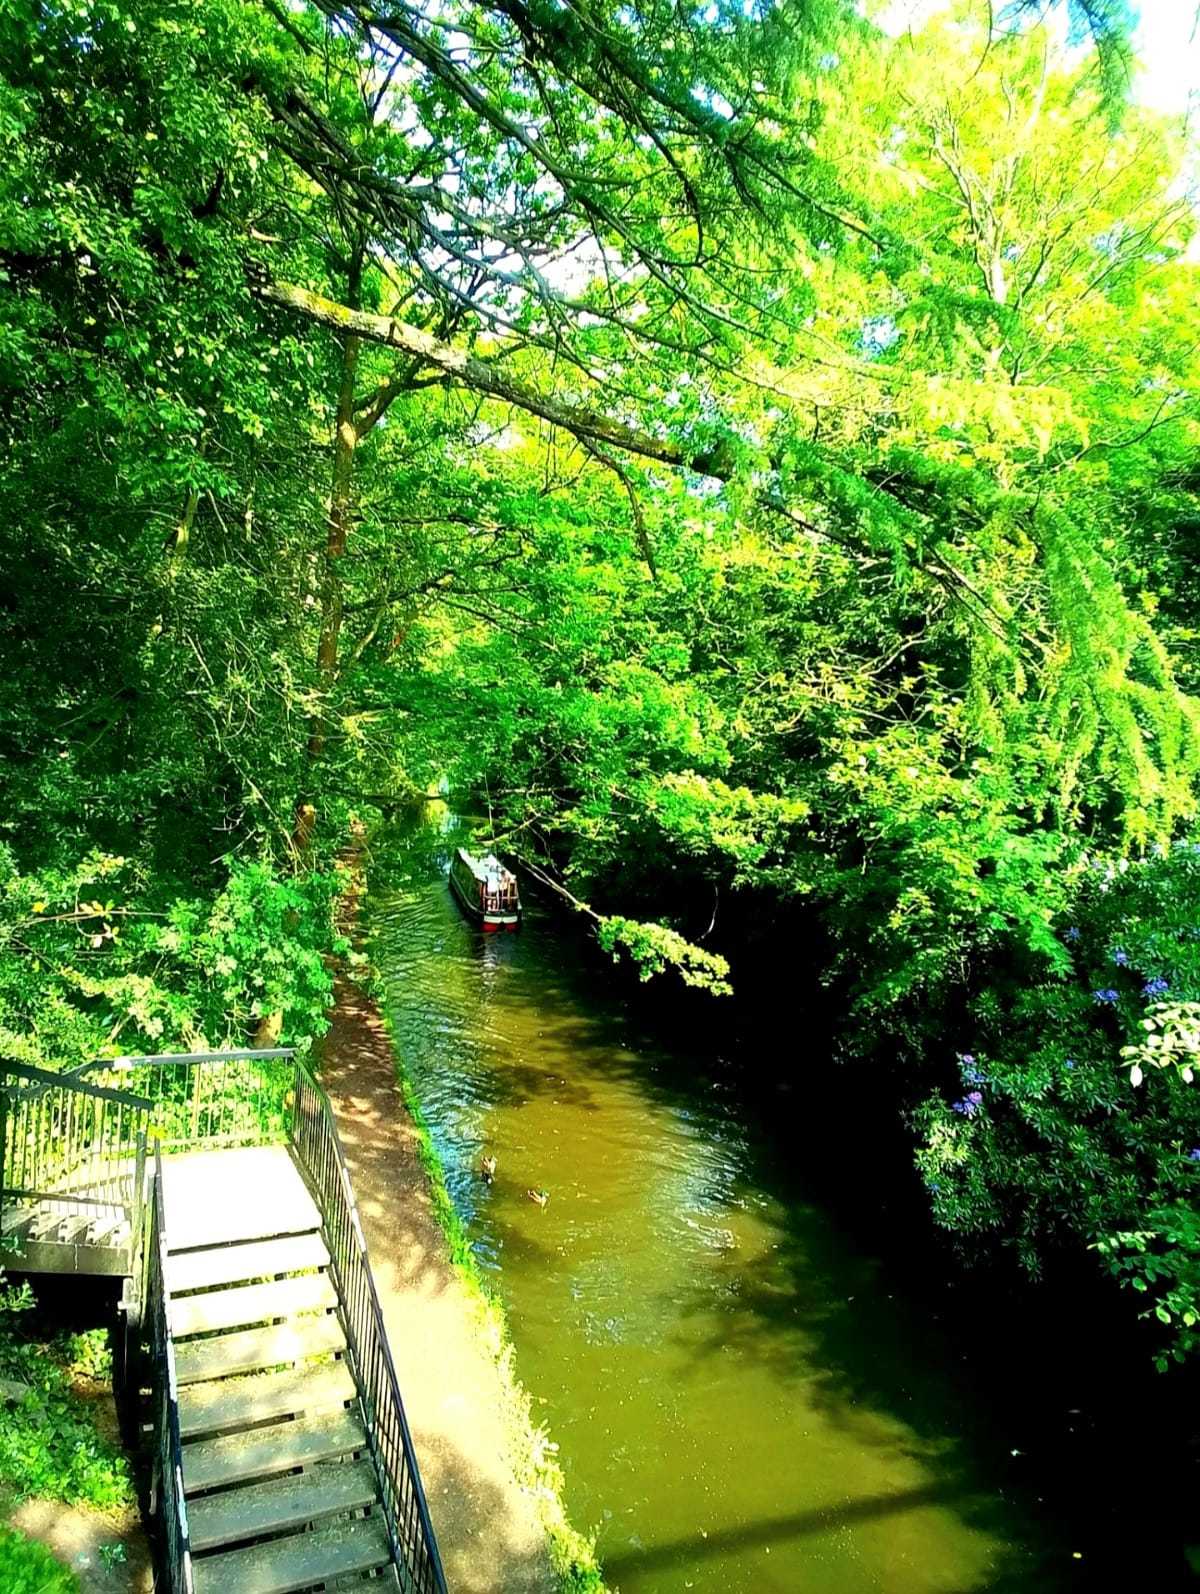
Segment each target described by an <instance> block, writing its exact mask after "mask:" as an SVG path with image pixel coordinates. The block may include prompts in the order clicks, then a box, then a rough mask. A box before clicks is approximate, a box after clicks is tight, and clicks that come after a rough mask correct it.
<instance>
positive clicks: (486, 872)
mask: <svg viewBox="0 0 1200 1594" xmlns="http://www.w3.org/2000/svg"><path fill="white" fill-rule="evenodd" d="M450 889H451V890H452V891H453V892H454V895H455V896H456V897H457V898H458V900H459V903H460V904H461V906H462V909H463V912H464V913H466V914H467V915H468V917H470V918H472V919H474V920H476V921H477V922H478V923H479V924H481V925H482V926H483V928H484V929H485V930H515V929H516V928H517V926H518V924H520V922H521V899H520V897H519V896H518V894H517V877H516V875H515V874H513V872H512V870H511V869H506V868H505V867H504V865H503V864H502V863H501V862H500V860H499V858H496V857H493V856H492V854H491V853H490V852H489V853H488V855H487V857H486V858H473V857H472V856H471V854H470V853H469V852H468V851H467V850H466V848H465V847H460V848H459V849H458V851H457V852H456V853H455V854H454V859H453V861H452V863H451V865H450Z"/></svg>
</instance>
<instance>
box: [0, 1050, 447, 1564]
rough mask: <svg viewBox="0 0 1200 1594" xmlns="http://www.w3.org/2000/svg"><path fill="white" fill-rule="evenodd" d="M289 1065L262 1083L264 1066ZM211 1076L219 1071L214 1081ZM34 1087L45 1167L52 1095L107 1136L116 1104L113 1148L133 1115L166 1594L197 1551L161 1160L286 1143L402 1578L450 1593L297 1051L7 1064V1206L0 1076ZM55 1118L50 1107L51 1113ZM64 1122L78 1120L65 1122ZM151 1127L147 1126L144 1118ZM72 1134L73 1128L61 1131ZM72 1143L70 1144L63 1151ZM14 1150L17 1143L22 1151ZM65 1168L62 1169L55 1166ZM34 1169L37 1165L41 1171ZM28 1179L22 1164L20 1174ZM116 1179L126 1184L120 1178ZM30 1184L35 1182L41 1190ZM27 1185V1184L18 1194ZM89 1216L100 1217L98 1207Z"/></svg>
mask: <svg viewBox="0 0 1200 1594" xmlns="http://www.w3.org/2000/svg"><path fill="white" fill-rule="evenodd" d="M264 1063H268V1064H274V1063H281V1064H286V1066H285V1067H282V1068H279V1069H275V1068H271V1069H269V1070H267V1071H266V1072H263V1071H262V1070H261V1068H260V1065H261V1064H264ZM101 1070H106V1071H110V1072H112V1073H113V1074H119V1075H124V1076H128V1075H131V1074H136V1075H138V1076H140V1077H139V1078H138V1083H139V1084H144V1085H145V1086H146V1094H145V1095H134V1094H133V1093H131V1092H129V1091H126V1090H121V1089H118V1088H116V1087H114V1086H112V1085H108V1084H104V1085H100V1084H93V1083H92V1082H91V1081H90V1080H86V1079H84V1078H83V1077H82V1075H83V1074H84V1073H92V1072H99V1071H101ZM210 1070H211V1072H210ZM6 1072H7V1073H15V1074H18V1075H20V1076H22V1077H23V1078H27V1079H29V1080H30V1081H32V1086H31V1088H30V1090H29V1092H28V1093H29V1095H30V1097H31V1098H32V1097H33V1096H34V1095H36V1098H37V1099H36V1101H33V1100H32V1099H31V1100H30V1101H28V1102H27V1103H26V1106H27V1107H32V1109H33V1110H34V1112H35V1113H36V1114H37V1115H38V1119H37V1123H36V1124H33V1125H31V1124H29V1123H26V1124H25V1125H24V1127H23V1129H22V1131H21V1134H20V1137H19V1143H20V1146H21V1148H22V1150H23V1152H25V1151H30V1150H32V1154H33V1156H34V1157H35V1159H36V1157H37V1156H39V1155H41V1151H40V1150H39V1148H42V1147H45V1146H46V1145H48V1144H52V1143H53V1141H54V1139H55V1132H56V1130H61V1129H62V1128H63V1124H62V1123H60V1122H59V1121H58V1120H56V1119H55V1118H54V1117H53V1114H52V1113H51V1116H50V1117H49V1120H48V1121H47V1108H46V1106H45V1102H46V1098H47V1097H48V1096H49V1095H50V1094H51V1092H52V1090H57V1091H59V1092H60V1093H61V1094H62V1096H63V1098H64V1100H66V1099H68V1098H69V1099H72V1100H74V1099H82V1100H84V1101H86V1102H89V1103H91V1104H93V1106H94V1110H95V1113H96V1115H97V1117H98V1119H99V1122H100V1126H101V1127H103V1124H104V1120H105V1118H106V1115H107V1114H108V1112H109V1109H110V1107H111V1106H115V1107H116V1109H117V1113H118V1127H117V1140H118V1141H119V1142H121V1143H123V1139H122V1137H123V1132H124V1117H123V1116H122V1115H126V1114H132V1113H136V1115H137V1120H136V1124H135V1125H134V1129H135V1133H134V1143H133V1147H132V1148H131V1149H132V1150H133V1151H134V1153H135V1156H134V1160H133V1165H132V1166H133V1177H132V1180H131V1181H130V1183H131V1186H132V1187H131V1189H130V1191H129V1201H128V1203H123V1204H122V1206H123V1209H125V1210H128V1211H129V1213H130V1216H131V1220H132V1253H133V1269H132V1272H133V1283H134V1293H135V1300H134V1303H133V1304H134V1306H135V1308H136V1311H137V1313H138V1315H140V1318H141V1321H142V1322H143V1323H145V1324H146V1326H147V1328H148V1334H149V1340H150V1347H151V1353H152V1357H153V1373H152V1378H151V1383H152V1397H153V1409H154V1421H153V1424H152V1427H153V1431H154V1440H155V1489H156V1497H157V1499H158V1500H159V1501H161V1508H162V1509H161V1518H162V1530H163V1535H164V1541H165V1543H164V1549H165V1558H166V1565H167V1570H168V1575H169V1579H170V1581H169V1590H170V1594H192V1561H191V1544H190V1539H189V1535H188V1524H187V1507H186V1503H185V1499H184V1493H183V1471H182V1468H183V1459H182V1440H181V1435H180V1426H179V1403H178V1387H177V1382H176V1376H175V1350H174V1342H173V1340H172V1337H171V1329H170V1292H169V1289H168V1286H167V1278H166V1260H167V1239H166V1216H165V1209H164V1202H163V1179H162V1153H163V1149H164V1147H169V1146H171V1145H174V1144H180V1143H183V1144H187V1145H188V1146H189V1147H196V1146H198V1145H206V1144H207V1145H229V1144H234V1143H240V1144H260V1145H261V1144H270V1143H283V1144H288V1145H290V1147H291V1150H292V1153H293V1155H294V1157H295V1160H296V1162H297V1164H298V1166H299V1168H300V1171H301V1173H302V1174H303V1176H304V1177H305V1179H306V1180H307V1182H308V1184H309V1186H310V1189H311V1190H312V1193H313V1196H314V1198H315V1200H316V1203H317V1206H318V1209H319V1210H320V1213H321V1219H322V1224H323V1228H324V1233H325V1238H326V1243H327V1245H328V1247H329V1254H330V1266H331V1271H332V1273H333V1278H334V1282H335V1284H336V1286H337V1291H338V1296H339V1304H340V1309H341V1311H340V1315H341V1320H342V1326H343V1329H344V1331H345V1334H346V1343H347V1354H348V1357H349V1362H350V1368H351V1371H352V1373H353V1375H354V1380H355V1385H356V1388H357V1391H358V1396H359V1404H360V1406H361V1409H362V1416H363V1423H364V1426H365V1428H366V1433H367V1444H368V1448H369V1451H370V1455H371V1458H372V1461H373V1464H374V1468H375V1473H376V1477H377V1480H378V1482H379V1487H380V1494H381V1498H382V1505H383V1514H384V1521H385V1525H386V1529H387V1534H388V1538H389V1541H390V1544H391V1550H392V1559H393V1563H394V1565H395V1570H396V1575H397V1578H398V1580H399V1582H400V1586H401V1588H402V1589H403V1590H404V1591H405V1594H446V1579H445V1573H444V1572H443V1570H442V1564H441V1558H440V1556H439V1553H438V1548H437V1541H436V1539H435V1538H434V1533H433V1525H432V1522H431V1521H430V1517H429V1506H428V1503H427V1501H426V1499H425V1492H424V1489H423V1488H422V1486H421V1479H420V1474H419V1472H418V1469H417V1461H416V1454H415V1451H414V1448H413V1443H412V1434H411V1432H410V1430H409V1426H408V1419H407V1417H406V1415H405V1411H404V1402H403V1399H402V1398H401V1394H400V1385H399V1380H398V1379H397V1377H396V1368H395V1363H394V1362H393V1360H392V1353H391V1348H390V1346H389V1344H388V1339H387V1331H386V1327H385V1324H384V1319H383V1310H382V1308H381V1306H380V1303H379V1296H378V1292H377V1291H376V1288H375V1280H374V1277H373V1275H372V1272H371V1264H370V1259H369V1257H368V1254H367V1244H366V1239H365V1237H364V1235H363V1231H362V1224H361V1222H360V1220H359V1215H358V1208H357V1205H356V1203H355V1200H354V1191H353V1187H352V1185H351V1181H350V1173H349V1169H348V1167H347V1164H346V1157H345V1152H344V1151H343V1149H342V1143H341V1139H340V1137H339V1135H338V1132H337V1125H336V1122H335V1119H334V1115H333V1108H332V1106H331V1104H330V1101H329V1098H328V1096H327V1095H326V1094H325V1091H324V1090H323V1089H322V1088H321V1086H320V1084H319V1083H318V1082H317V1080H316V1078H315V1076H314V1075H313V1074H312V1073H311V1071H310V1070H309V1069H308V1068H307V1067H306V1066H305V1064H304V1063H303V1062H302V1061H301V1060H300V1059H299V1058H297V1057H296V1056H295V1053H294V1050H293V1048H291V1047H272V1048H263V1049H257V1050H252V1049H242V1050H235V1051H228V1052H185V1053H179V1054H177V1055H174V1056H171V1055H167V1056H157V1057H148V1056H145V1057H143V1056H138V1057H122V1058H113V1059H97V1060H95V1061H94V1062H92V1063H88V1064H85V1065H83V1066H82V1067H81V1068H79V1069H76V1070H75V1071H74V1072H73V1073H69V1074H52V1073H49V1072H47V1071H45V1070H42V1069H37V1068H32V1067H29V1066H28V1065H25V1064H7V1063H2V1062H0V1197H2V1195H3V1185H4V1173H5V1162H4V1154H5V1147H6V1145H7V1144H8V1143H9V1141H10V1139H12V1138H13V1137H11V1136H10V1135H9V1134H8V1127H9V1124H8V1120H9V1119H10V1118H11V1117H12V1114H11V1111H6V1109H7V1108H9V1107H10V1104H11V1100H12V1098H14V1097H17V1098H20V1097H24V1096H26V1094H27V1091H26V1089H19V1090H11V1089H10V1090H5V1089H4V1088H3V1076H4V1074H5V1073H6ZM50 1105H51V1107H52V1106H53V1102H51V1104H50ZM68 1117H70V1115H69V1114H68ZM151 1118H153V1124H152V1125H151V1124H150V1119H151ZM67 1127H68V1130H69V1125H68V1126H67ZM148 1129H149V1133H151V1134H152V1135H153V1136H154V1137H155V1147H154V1164H153V1174H152V1183H153V1190H152V1192H150V1193H148V1192H147V1188H146V1187H147V1184H148V1183H149V1182H150V1181H148V1180H147V1179H146V1177H145V1147H146V1134H147V1130H148ZM69 1140H70V1135H69V1133H68V1141H69ZM14 1143H15V1141H14ZM60 1160H62V1159H61V1158H60ZM34 1166H35V1169H36V1167H40V1166H41V1165H40V1164H36V1162H35V1164H34ZM26 1171H28V1169H26V1168H25V1167H24V1165H23V1166H22V1174H24V1172H26ZM121 1177H122V1179H124V1178H126V1177H127V1174H126V1172H125V1171H122V1173H121ZM33 1183H34V1186H36V1181H34V1182H33ZM26 1186H27V1181H26V1180H25V1178H24V1177H22V1179H21V1183H20V1188H25V1187H26ZM81 1199H87V1200H88V1204H89V1206H90V1205H93V1204H94V1202H93V1201H92V1199H91V1198H81Z"/></svg>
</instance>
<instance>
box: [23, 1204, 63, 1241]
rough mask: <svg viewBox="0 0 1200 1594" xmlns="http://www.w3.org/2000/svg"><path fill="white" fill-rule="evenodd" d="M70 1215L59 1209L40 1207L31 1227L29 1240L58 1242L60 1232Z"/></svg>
mask: <svg viewBox="0 0 1200 1594" xmlns="http://www.w3.org/2000/svg"><path fill="white" fill-rule="evenodd" d="M69 1216H70V1214H69V1213H66V1212H63V1211H61V1210H60V1209H59V1208H57V1207H39V1208H38V1210H37V1211H36V1212H35V1213H34V1215H33V1222H32V1223H31V1224H30V1225H29V1238H30V1239H31V1240H57V1239H58V1231H59V1229H60V1228H61V1227H62V1225H63V1223H64V1222H65V1220H66V1219H67V1218H68V1217H69Z"/></svg>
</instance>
